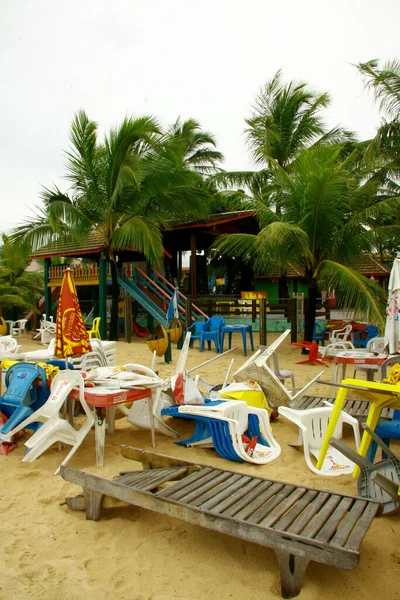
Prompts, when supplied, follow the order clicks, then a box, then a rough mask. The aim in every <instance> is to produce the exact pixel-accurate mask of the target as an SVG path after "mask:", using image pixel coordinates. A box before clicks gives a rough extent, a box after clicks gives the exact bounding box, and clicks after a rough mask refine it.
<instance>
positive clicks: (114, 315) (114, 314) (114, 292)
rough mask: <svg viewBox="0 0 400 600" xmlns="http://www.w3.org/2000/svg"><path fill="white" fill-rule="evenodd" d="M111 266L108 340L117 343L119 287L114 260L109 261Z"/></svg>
mask: <svg viewBox="0 0 400 600" xmlns="http://www.w3.org/2000/svg"><path fill="white" fill-rule="evenodd" d="M110 265H111V297H112V303H111V323H110V340H114V341H118V298H119V285H118V278H117V265H116V262H115V260H113V259H111V260H110Z"/></svg>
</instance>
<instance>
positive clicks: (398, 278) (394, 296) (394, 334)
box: [385, 252, 400, 354]
mask: <svg viewBox="0 0 400 600" xmlns="http://www.w3.org/2000/svg"><path fill="white" fill-rule="evenodd" d="M385 337H387V338H388V340H389V354H397V353H399V352H400V252H398V253H397V256H396V258H395V259H394V261H393V266H392V270H391V272H390V278H389V288H388V300H387V303H386V327H385Z"/></svg>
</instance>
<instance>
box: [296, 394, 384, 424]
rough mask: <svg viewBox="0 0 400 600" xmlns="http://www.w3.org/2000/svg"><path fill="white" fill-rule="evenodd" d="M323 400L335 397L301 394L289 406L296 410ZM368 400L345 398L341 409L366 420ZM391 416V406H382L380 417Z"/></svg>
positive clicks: (316, 404) (317, 403) (361, 419)
mask: <svg viewBox="0 0 400 600" xmlns="http://www.w3.org/2000/svg"><path fill="white" fill-rule="evenodd" d="M324 400H328V401H329V402H334V401H335V399H334V398H331V397H329V398H328V397H326V396H302V397H301V398H299V399H298V400H297V401H295V402H294V403H293V404H291V405H290V406H291V408H295V409H296V410H305V409H307V408H317V406H325V405H324ZM370 406H371V404H370V402H367V401H366V400H346V402H345V403H344V406H343V410H344V411H345V412H347V413H348V414H349V415H351V416H352V417H355V418H356V419H358V420H359V421H360V422H363V421H365V420H366V418H367V416H368V411H369V409H370ZM392 417H393V408H384V409H383V410H382V414H381V417H380V418H381V419H385V420H388V421H390V420H391V419H392Z"/></svg>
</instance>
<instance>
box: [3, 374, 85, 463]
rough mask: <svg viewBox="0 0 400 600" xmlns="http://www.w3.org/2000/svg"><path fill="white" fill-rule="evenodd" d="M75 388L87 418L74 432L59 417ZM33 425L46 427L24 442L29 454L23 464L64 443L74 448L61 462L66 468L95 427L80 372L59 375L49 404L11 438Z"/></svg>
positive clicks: (26, 421)
mask: <svg viewBox="0 0 400 600" xmlns="http://www.w3.org/2000/svg"><path fill="white" fill-rule="evenodd" d="M75 387H78V388H79V401H80V403H81V406H82V408H83V410H84V412H85V414H86V417H87V419H86V421H85V423H84V424H83V425H82V426H81V428H80V429H78V430H77V429H74V427H73V426H72V425H71V424H70V423H69V422H68V421H67V420H66V419H62V418H61V417H60V414H59V413H60V410H61V408H62V406H63V404H64V402H66V400H67V398H68V395H69V393H70V392H71V390H72V389H73V388H75ZM34 422H40V423H43V425H42V426H41V427H40V428H39V429H38V430H37V431H36V433H34V434H33V436H32V437H30V438H29V439H28V440H27V441H26V442H25V446H27V448H28V451H27V453H26V454H25V456H24V458H23V459H22V462H32V461H34V460H35V459H36V458H38V456H40V455H41V454H43V452H45V451H46V450H47V449H48V448H50V446H52V445H53V444H55V443H56V442H62V443H64V444H68V445H70V446H72V449H71V450H70V451H69V453H68V454H67V456H66V457H65V458H64V460H63V461H62V463H61V465H66V464H67V462H68V461H69V459H70V458H71V456H72V455H73V454H75V452H76V450H77V449H78V448H79V446H80V445H81V443H82V441H83V440H84V438H85V437H86V435H87V434H88V433H89V431H90V429H91V427H92V425H93V424H94V415H93V412H92V411H91V410H90V408H89V406H88V404H87V402H86V400H85V396H84V381H83V378H82V375H81V374H80V373H78V372H77V371H70V370H65V371H60V372H59V373H57V375H56V376H55V377H54V379H53V381H52V383H51V390H50V396H49V398H48V400H47V402H46V403H45V404H44V405H43V406H42V407H41V408H39V410H37V411H36V412H34V413H33V414H32V415H30V416H29V417H28V418H27V419H25V421H23V422H22V423H21V424H20V425H18V427H16V428H15V429H14V430H12V431H11V432H10V435H15V433H17V432H18V431H20V430H21V429H25V427H26V426H27V425H29V424H30V423H34ZM61 465H60V466H61ZM59 470H60V467H58V469H57V470H56V472H55V473H56V474H57V473H58V472H59Z"/></svg>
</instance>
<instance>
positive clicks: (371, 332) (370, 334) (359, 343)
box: [353, 325, 378, 348]
mask: <svg viewBox="0 0 400 600" xmlns="http://www.w3.org/2000/svg"><path fill="white" fill-rule="evenodd" d="M365 333H366V335H365ZM364 335H365V339H361V336H364ZM377 335H378V328H377V327H376V326H375V325H367V326H366V327H364V329H363V330H362V331H356V332H355V333H354V336H353V344H354V346H355V347H356V348H366V347H367V344H368V342H369V340H372V338H374V337H376V336H377Z"/></svg>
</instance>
